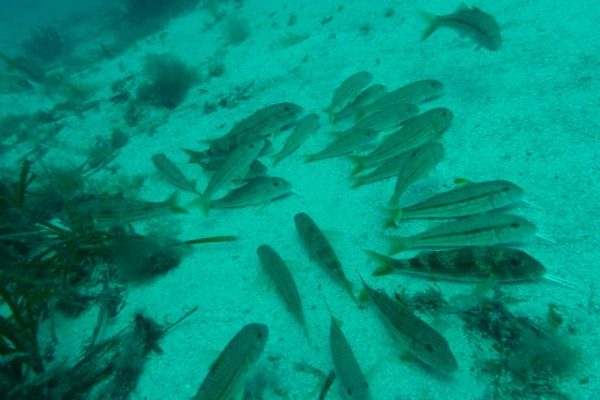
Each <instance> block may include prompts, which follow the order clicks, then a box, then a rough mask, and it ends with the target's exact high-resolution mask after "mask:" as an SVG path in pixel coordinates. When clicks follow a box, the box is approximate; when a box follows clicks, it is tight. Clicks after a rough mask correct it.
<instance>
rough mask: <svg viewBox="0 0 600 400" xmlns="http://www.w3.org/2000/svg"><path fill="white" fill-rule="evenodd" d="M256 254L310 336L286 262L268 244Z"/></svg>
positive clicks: (296, 289)
mask: <svg viewBox="0 0 600 400" xmlns="http://www.w3.org/2000/svg"><path fill="white" fill-rule="evenodd" d="M256 254H257V255H258V258H259V260H260V263H261V265H262V267H263V268H264V270H265V271H266V272H267V274H268V275H269V276H270V277H271V279H272V280H273V282H274V283H275V286H276V287H277V290H278V291H279V294H281V297H283V300H284V301H285V303H286V304H287V306H288V307H289V309H290V311H291V312H292V314H293V315H294V317H295V318H296V320H297V321H298V323H300V325H302V327H303V328H304V330H305V333H306V334H307V336H308V332H307V331H306V321H305V319H304V311H303V309H302V300H301V299H300V294H299V293H298V287H297V286H296V282H295V281H294V277H293V276H292V274H291V273H290V270H289V268H288V266H287V265H286V264H285V261H283V259H282V258H281V256H280V255H279V254H278V253H277V252H276V251H275V249H273V248H272V247H271V246H269V245H266V244H263V245H261V246H259V247H258V249H256Z"/></svg>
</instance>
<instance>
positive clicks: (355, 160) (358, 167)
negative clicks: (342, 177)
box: [348, 155, 366, 176]
mask: <svg viewBox="0 0 600 400" xmlns="http://www.w3.org/2000/svg"><path fill="white" fill-rule="evenodd" d="M348 159H349V160H350V162H352V164H353V165H354V169H352V176H354V175H357V174H360V173H361V172H362V171H363V170H364V169H365V167H366V166H365V162H364V160H363V158H362V157H361V156H357V155H351V156H349V157H348Z"/></svg>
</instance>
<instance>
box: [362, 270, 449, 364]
mask: <svg viewBox="0 0 600 400" xmlns="http://www.w3.org/2000/svg"><path fill="white" fill-rule="evenodd" d="M363 285H364V288H365V290H366V293H367V294H368V297H369V298H370V299H371V300H372V301H373V303H375V307H376V308H377V310H378V311H379V314H380V315H381V317H382V318H383V320H384V321H385V322H386V325H387V326H388V328H389V329H390V330H391V331H392V333H393V334H394V336H395V337H396V338H397V339H398V340H399V342H400V344H401V346H402V347H403V349H404V350H405V351H407V352H409V353H410V354H412V355H413V356H415V358H416V359H417V360H419V361H421V362H422V363H423V364H425V365H427V366H429V367H431V368H432V369H434V370H436V371H438V372H441V373H442V374H445V375H451V374H452V373H454V372H455V371H456V370H457V369H458V363H457V362H456V358H455V357H454V354H453V353H452V350H450V346H449V345H448V342H447V341H446V339H445V338H444V337H443V336H442V335H441V334H440V333H438V332H437V331H436V330H435V329H433V328H432V327H431V326H430V325H429V324H427V323H426V322H425V321H423V320H422V319H421V318H419V317H417V316H416V315H415V314H414V313H413V312H411V311H410V310H409V309H408V307H407V305H406V304H402V303H400V302H398V301H394V300H392V299H391V298H390V297H389V296H388V295H386V294H385V293H383V292H381V291H379V290H375V289H372V288H371V287H370V286H368V285H367V284H366V282H365V281H364V280H363Z"/></svg>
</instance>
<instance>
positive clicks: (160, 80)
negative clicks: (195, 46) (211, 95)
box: [137, 54, 198, 109]
mask: <svg viewBox="0 0 600 400" xmlns="http://www.w3.org/2000/svg"><path fill="white" fill-rule="evenodd" d="M144 73H145V75H146V81H145V82H144V83H142V84H141V85H140V86H139V87H138V90H137V100H138V101H141V102H146V103H149V104H152V105H155V106H158V107H165V108H168V109H173V108H176V107H177V106H178V105H179V104H181V103H182V102H183V101H184V100H185V97H186V95H187V93H188V91H189V89H190V88H191V87H192V86H193V85H194V84H195V83H196V82H197V80H198V75H197V74H196V72H195V71H194V70H192V68H191V67H189V66H188V65H186V64H185V63H183V62H182V61H181V60H179V59H178V58H176V57H174V56H172V55H169V54H153V55H150V56H148V57H147V59H146V63H145V66H144Z"/></svg>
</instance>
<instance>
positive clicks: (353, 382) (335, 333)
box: [329, 315, 371, 400]
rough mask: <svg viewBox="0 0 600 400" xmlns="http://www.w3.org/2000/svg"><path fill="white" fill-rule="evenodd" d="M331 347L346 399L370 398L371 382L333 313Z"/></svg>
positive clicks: (363, 399)
mask: <svg viewBox="0 0 600 400" xmlns="http://www.w3.org/2000/svg"><path fill="white" fill-rule="evenodd" d="M329 348H330V350H331V358H332V360H333V365H334V367H335V372H336V373H337V376H338V378H339V380H340V383H341V385H342V387H343V390H342V396H343V398H345V399H348V400H350V399H353V400H370V399H371V394H370V393H369V384H368V382H367V378H366V377H365V374H364V373H363V371H362V369H361V368H360V365H359V364H358V361H357V360H356V357H355V356H354V352H353V351H352V348H351V347H350V343H348V340H347V339H346V336H345V335H344V332H342V329H341V328H340V326H339V323H338V322H337V321H336V320H335V318H334V317H333V315H331V327H330V329H329Z"/></svg>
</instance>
